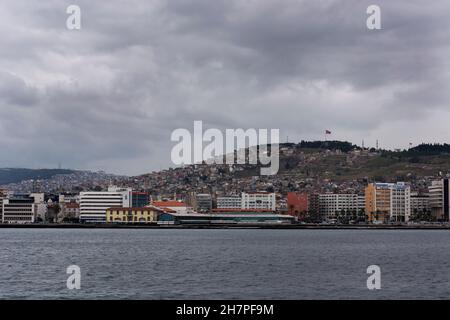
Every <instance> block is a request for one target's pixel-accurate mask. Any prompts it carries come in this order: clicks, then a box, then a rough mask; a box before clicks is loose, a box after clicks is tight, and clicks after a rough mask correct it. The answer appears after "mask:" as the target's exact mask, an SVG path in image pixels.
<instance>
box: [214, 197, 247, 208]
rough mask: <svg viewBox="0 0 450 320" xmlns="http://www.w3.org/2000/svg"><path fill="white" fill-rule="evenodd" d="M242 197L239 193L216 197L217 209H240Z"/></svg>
mask: <svg viewBox="0 0 450 320" xmlns="http://www.w3.org/2000/svg"><path fill="white" fill-rule="evenodd" d="M241 206H242V198H241V196H239V195H230V196H221V197H217V209H241Z"/></svg>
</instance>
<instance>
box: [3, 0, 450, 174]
mask: <svg viewBox="0 0 450 320" xmlns="http://www.w3.org/2000/svg"><path fill="white" fill-rule="evenodd" d="M70 4H77V5H79V6H80V7H81V10H82V11H81V13H82V16H81V18H82V29H81V30H79V31H71V30H68V29H67V28H66V19H67V17H68V15H67V14H66V8H67V6H68V5H70ZM370 4H378V5H379V6H380V7H381V19H382V30H368V29H367V27H366V19H367V17H368V15H367V14H366V9H367V6H368V5H370ZM449 44H450V1H448V0H434V1H423V0H421V1H414V0H408V1H393V0H389V1H373V0H372V1H364V0H340V1H332V0H309V1H306V0H305V1H302V0H282V1H280V0H270V1H267V0H238V1H237V0H197V1H191V0H183V1H162V0H152V1H143V0H142V1H137V0H127V1H125V0H124V1H119V0H104V1H92V0H71V1H61V0H42V1H29V0H2V1H1V2H0V53H1V54H0V150H1V151H0V167H31V168H40V167H41V168H42V167H46V168H52V167H57V166H58V163H61V164H62V166H63V167H65V168H76V169H93V170H101V169H102V170H105V171H108V172H112V173H120V174H140V173H146V172H150V171H152V170H159V169H162V168H167V167H169V166H171V162H170V150H171V148H172V147H173V146H174V144H175V143H174V142H171V141H170V134H171V132H172V131H173V130H174V129H176V128H187V129H190V130H192V128H193V121H194V120H203V122H204V125H205V126H207V127H214V128H219V129H225V128H240V127H242V128H268V129H270V128H280V130H281V131H280V132H281V134H280V135H281V140H282V141H285V140H286V137H287V136H289V141H291V142H294V141H299V140H301V139H305V140H312V139H323V138H324V135H323V133H324V130H325V129H329V130H331V131H332V133H333V134H332V135H331V137H328V138H329V139H337V140H348V141H351V142H353V143H355V144H359V145H360V144H361V141H362V139H364V140H365V144H366V146H374V145H375V141H376V139H379V141H380V146H381V147H385V148H407V147H408V144H409V142H412V143H413V144H418V143H421V142H448V140H449V139H448V138H449V137H450V109H449V95H450V90H449V85H450V66H449V61H450V47H449Z"/></svg>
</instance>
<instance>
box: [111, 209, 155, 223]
mask: <svg viewBox="0 0 450 320" xmlns="http://www.w3.org/2000/svg"><path fill="white" fill-rule="evenodd" d="M161 213H163V211H162V210H160V209H158V208H155V207H130V208H109V209H107V210H106V222H108V223H156V222H157V221H158V216H159V215H160V214H161Z"/></svg>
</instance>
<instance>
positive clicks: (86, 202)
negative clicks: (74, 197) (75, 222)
mask: <svg viewBox="0 0 450 320" xmlns="http://www.w3.org/2000/svg"><path fill="white" fill-rule="evenodd" d="M131 198H132V190H131V188H118V187H115V186H112V187H109V188H108V191H88V192H81V193H80V221H81V222H94V223H102V222H106V209H108V208H114V207H131V201H132V199H131Z"/></svg>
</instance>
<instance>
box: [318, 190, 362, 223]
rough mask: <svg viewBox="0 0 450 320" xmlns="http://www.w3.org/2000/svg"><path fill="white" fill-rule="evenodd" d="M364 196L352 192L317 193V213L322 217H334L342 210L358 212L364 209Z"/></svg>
mask: <svg viewBox="0 0 450 320" xmlns="http://www.w3.org/2000/svg"><path fill="white" fill-rule="evenodd" d="M364 207H365V200H364V196H360V195H358V194H353V193H344V194H339V193H322V194H319V213H320V215H321V216H322V217H323V218H331V217H335V216H336V214H338V213H339V214H340V213H341V212H342V211H345V212H347V213H348V212H354V213H355V214H358V213H359V210H361V209H364Z"/></svg>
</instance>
